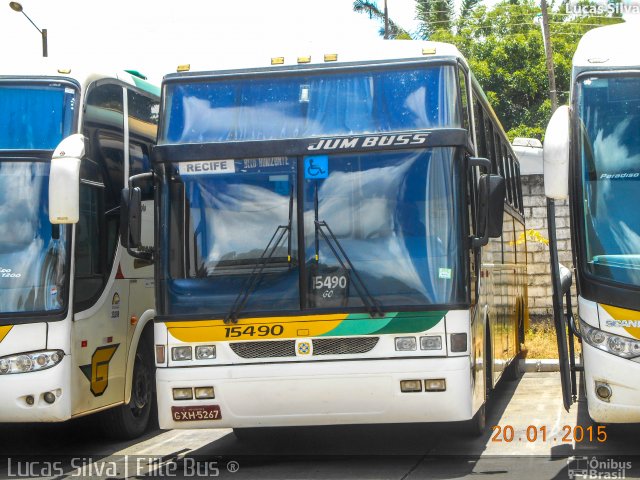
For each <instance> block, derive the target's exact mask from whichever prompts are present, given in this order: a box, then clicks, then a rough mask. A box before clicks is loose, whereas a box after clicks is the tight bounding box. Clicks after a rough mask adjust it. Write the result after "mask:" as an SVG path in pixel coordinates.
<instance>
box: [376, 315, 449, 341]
mask: <svg viewBox="0 0 640 480" xmlns="http://www.w3.org/2000/svg"><path fill="white" fill-rule="evenodd" d="M446 314H447V311H446V310H440V311H436V312H401V313H398V314H396V315H395V317H394V318H393V320H391V321H390V322H389V323H388V324H387V325H386V326H384V327H383V328H381V329H380V330H376V331H375V332H372V333H375V334H377V335H384V334H386V333H417V332H424V331H427V330H429V329H431V328H433V327H435V326H436V325H437V324H438V323H440V321H441V320H442V319H443V318H444V316H445V315H446Z"/></svg>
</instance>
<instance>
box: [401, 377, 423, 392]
mask: <svg viewBox="0 0 640 480" xmlns="http://www.w3.org/2000/svg"><path fill="white" fill-rule="evenodd" d="M400 391H401V392H405V393H406V392H421V391H422V380H400Z"/></svg>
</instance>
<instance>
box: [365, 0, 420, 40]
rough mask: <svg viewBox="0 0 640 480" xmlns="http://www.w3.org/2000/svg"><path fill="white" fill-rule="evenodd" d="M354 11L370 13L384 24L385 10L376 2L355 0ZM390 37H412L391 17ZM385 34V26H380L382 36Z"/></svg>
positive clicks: (371, 16)
mask: <svg viewBox="0 0 640 480" xmlns="http://www.w3.org/2000/svg"><path fill="white" fill-rule="evenodd" d="M353 11H354V12H358V13H364V14H367V15H369V18H371V19H373V18H375V19H376V20H380V21H382V22H383V24H384V20H385V19H384V12H383V11H381V10H380V9H379V8H378V5H377V4H376V2H373V1H369V0H354V2H353ZM388 21H389V32H388V37H389V38H391V39H397V40H399V39H410V38H411V35H410V34H409V32H407V31H406V30H405V29H404V28H402V27H401V26H399V25H398V24H397V23H396V22H394V21H393V20H391V19H389V20H388ZM383 35H384V27H382V28H380V36H383Z"/></svg>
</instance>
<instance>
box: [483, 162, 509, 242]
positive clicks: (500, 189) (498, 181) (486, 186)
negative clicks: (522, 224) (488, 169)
mask: <svg viewBox="0 0 640 480" xmlns="http://www.w3.org/2000/svg"><path fill="white" fill-rule="evenodd" d="M505 196H506V185H505V182H504V178H502V177H501V176H500V175H491V174H489V175H481V176H480V181H479V183H478V198H479V199H480V202H479V205H478V206H479V207H480V208H479V212H478V213H479V215H478V217H479V218H478V225H479V226H481V228H482V225H483V224H484V230H483V231H482V230H481V231H480V232H479V233H480V236H481V237H484V238H486V239H487V243H488V240H489V238H498V237H500V236H501V235H502V222H503V219H504V200H505V198H506V197H505ZM482 199H485V200H484V201H483V200H482ZM482 218H484V219H486V220H485V221H484V223H483V222H482ZM484 245H486V243H485V244H484Z"/></svg>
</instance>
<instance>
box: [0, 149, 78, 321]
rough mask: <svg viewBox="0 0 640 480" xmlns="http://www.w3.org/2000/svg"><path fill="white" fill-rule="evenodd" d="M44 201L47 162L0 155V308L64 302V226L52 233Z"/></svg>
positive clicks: (42, 307) (51, 307) (44, 307)
mask: <svg viewBox="0 0 640 480" xmlns="http://www.w3.org/2000/svg"><path fill="white" fill-rule="evenodd" d="M48 203H49V164H47V163H44V162H42V163H40V162H38V163H35V162H34V163H32V162H24V161H23V162H12V161H0V226H1V227H2V235H0V314H7V313H9V314H15V313H29V312H45V311H56V310H61V309H62V308H63V307H64V298H65V297H64V294H63V293H64V291H63V290H64V286H65V271H66V269H65V263H66V260H67V254H66V252H67V249H66V245H67V236H66V235H67V229H65V228H60V232H59V235H53V231H52V225H51V224H50V223H49V211H48ZM54 237H58V238H54Z"/></svg>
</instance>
